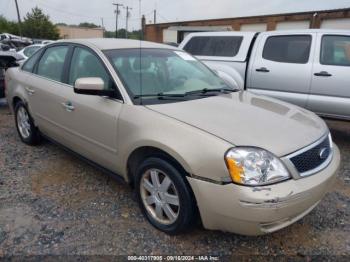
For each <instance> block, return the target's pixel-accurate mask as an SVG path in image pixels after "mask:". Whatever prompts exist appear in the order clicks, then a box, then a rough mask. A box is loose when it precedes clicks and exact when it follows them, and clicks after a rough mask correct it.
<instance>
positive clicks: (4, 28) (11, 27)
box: [0, 16, 19, 35]
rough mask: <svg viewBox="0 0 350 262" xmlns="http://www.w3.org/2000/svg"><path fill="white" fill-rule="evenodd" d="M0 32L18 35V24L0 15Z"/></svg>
mask: <svg viewBox="0 0 350 262" xmlns="http://www.w3.org/2000/svg"><path fill="white" fill-rule="evenodd" d="M0 33H9V34H14V35H18V34H19V29H18V24H17V23H15V22H12V21H8V20H7V19H6V18H5V17H3V16H0Z"/></svg>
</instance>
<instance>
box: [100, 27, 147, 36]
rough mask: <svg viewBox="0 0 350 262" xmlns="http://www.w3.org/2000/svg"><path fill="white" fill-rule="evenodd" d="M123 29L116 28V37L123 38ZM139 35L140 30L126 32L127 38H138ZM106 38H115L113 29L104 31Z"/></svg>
mask: <svg viewBox="0 0 350 262" xmlns="http://www.w3.org/2000/svg"><path fill="white" fill-rule="evenodd" d="M125 31H126V30H125V29H124V28H122V29H119V30H118V38H125ZM140 36H141V30H137V31H132V32H128V38H129V39H140ZM105 37H106V38H115V31H106V32H105Z"/></svg>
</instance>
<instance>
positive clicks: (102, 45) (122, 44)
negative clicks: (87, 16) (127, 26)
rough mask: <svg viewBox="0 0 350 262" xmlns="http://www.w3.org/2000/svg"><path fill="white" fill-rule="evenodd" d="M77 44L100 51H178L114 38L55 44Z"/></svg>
mask: <svg viewBox="0 0 350 262" xmlns="http://www.w3.org/2000/svg"><path fill="white" fill-rule="evenodd" d="M57 42H58V43H59V42H64V43H77V44H83V45H88V46H94V47H95V48H98V49H100V50H110V49H127V48H140V46H141V48H161V49H172V50H179V49H178V48H177V47H173V46H170V45H164V44H158V43H154V42H148V41H140V40H132V39H115V38H88V39H69V40H67V39H64V40H59V41H56V43H57Z"/></svg>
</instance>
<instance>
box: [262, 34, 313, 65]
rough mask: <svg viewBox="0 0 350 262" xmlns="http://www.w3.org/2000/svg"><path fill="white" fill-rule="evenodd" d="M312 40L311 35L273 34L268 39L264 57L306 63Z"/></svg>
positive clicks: (272, 59)
mask: <svg viewBox="0 0 350 262" xmlns="http://www.w3.org/2000/svg"><path fill="white" fill-rule="evenodd" d="M311 41H312V38H311V36H310V35H290V36H271V37H269V38H268V39H267V40H266V43H265V46H264V50H263V58H264V59H267V60H271V61H275V62H281V63H295V64H306V63H307V62H308V61H309V55H310V48H311Z"/></svg>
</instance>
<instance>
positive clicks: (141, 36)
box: [139, 0, 143, 105]
mask: <svg viewBox="0 0 350 262" xmlns="http://www.w3.org/2000/svg"><path fill="white" fill-rule="evenodd" d="M139 19H140V21H141V30H140V52H139V54H140V59H139V60H140V104H141V105H142V72H141V59H142V54H141V52H142V51H141V47H142V42H141V39H142V38H143V23H142V21H143V20H142V18H141V0H139Z"/></svg>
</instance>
